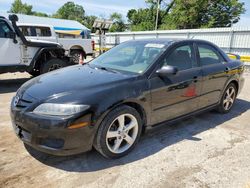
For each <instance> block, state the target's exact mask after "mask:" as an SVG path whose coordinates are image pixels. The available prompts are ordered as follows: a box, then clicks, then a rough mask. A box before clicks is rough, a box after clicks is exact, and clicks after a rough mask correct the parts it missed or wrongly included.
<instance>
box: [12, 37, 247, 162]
mask: <svg viewBox="0 0 250 188" xmlns="http://www.w3.org/2000/svg"><path fill="white" fill-rule="evenodd" d="M243 71H244V65H243V63H242V62H240V61H237V60H231V59H229V58H228V56H227V55H226V54H225V53H224V52H223V51H222V50H221V49H220V48H218V47H217V46H216V45H214V44H212V43H210V42H206V41H201V40H184V39H180V40H178V39H147V40H146V39H144V40H133V41H128V42H125V43H122V44H120V45H118V46H116V47H114V48H112V49H111V50H109V51H108V52H106V53H104V54H102V55H100V56H99V57H97V58H96V59H94V60H93V61H91V62H90V63H88V64H85V65H76V66H71V67H68V68H64V69H61V70H57V71H53V72H51V73H48V74H46V75H42V76H39V77H37V78H34V79H32V80H30V81H28V82H26V83H25V84H24V85H23V86H22V87H21V88H20V89H19V90H18V91H17V94H16V96H15V97H14V98H13V100H12V102H11V118H12V122H13V127H14V130H15V132H16V135H17V136H18V137H19V138H20V139H21V140H22V141H23V142H24V143H25V145H28V146H30V147H32V148H35V149H36V150H40V151H42V152H45V153H49V154H54V155H71V154H77V153H81V152H85V151H89V150H91V149H92V148H93V147H94V148H95V149H96V150H97V151H99V152H100V153H101V154H102V155H103V156H105V157H108V158H118V157H122V156H124V155H126V154H128V153H129V152H130V151H131V150H132V149H133V148H134V147H135V145H136V144H137V142H138V140H139V138H140V136H141V134H142V132H143V130H144V129H148V128H152V127H154V126H157V125H162V124H163V123H164V125H165V124H166V122H175V121H178V120H180V119H183V118H186V117H188V116H191V115H195V114H198V113H201V112H204V111H207V110H211V109H217V110H218V111H219V112H221V113H228V112H229V111H230V110H231V109H232V107H233V104H234V102H235V99H236V97H237V95H238V93H239V92H240V91H241V89H242V87H243V83H244V78H243V77H242V74H243ZM201 126H202V125H201Z"/></svg>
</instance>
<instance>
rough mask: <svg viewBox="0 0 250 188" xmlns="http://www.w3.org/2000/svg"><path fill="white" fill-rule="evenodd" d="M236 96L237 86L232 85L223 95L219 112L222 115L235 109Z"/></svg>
mask: <svg viewBox="0 0 250 188" xmlns="http://www.w3.org/2000/svg"><path fill="white" fill-rule="evenodd" d="M236 96H237V88H236V86H235V84H233V83H230V84H229V85H228V86H227V88H226V90H225V91H224V93H223V95H222V98H221V101H220V105H219V107H218V111H219V112H220V113H228V112H229V111H230V110H231V109H232V107H233V104H234V102H235V99H236Z"/></svg>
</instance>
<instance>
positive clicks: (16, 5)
mask: <svg viewBox="0 0 250 188" xmlns="http://www.w3.org/2000/svg"><path fill="white" fill-rule="evenodd" d="M10 12H11V13H16V14H18V13H19V14H27V15H32V14H33V12H32V5H28V4H26V3H22V1H21V0H15V1H14V2H13V3H12V4H11V8H10Z"/></svg>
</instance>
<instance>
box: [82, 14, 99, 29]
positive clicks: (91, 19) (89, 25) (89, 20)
mask: <svg viewBox="0 0 250 188" xmlns="http://www.w3.org/2000/svg"><path fill="white" fill-rule="evenodd" d="M96 19H97V17H96V16H85V18H84V25H85V26H86V27H87V28H89V29H91V32H95V31H94V29H93V28H92V26H93V24H94V22H95V20H96Z"/></svg>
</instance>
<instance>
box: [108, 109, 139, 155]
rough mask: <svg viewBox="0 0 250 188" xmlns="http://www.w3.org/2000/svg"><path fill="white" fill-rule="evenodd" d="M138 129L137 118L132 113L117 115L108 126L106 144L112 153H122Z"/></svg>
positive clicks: (134, 137) (132, 141)
mask: <svg viewBox="0 0 250 188" xmlns="http://www.w3.org/2000/svg"><path fill="white" fill-rule="evenodd" d="M138 131H139V125H138V122H137V119H136V118H135V117H134V116H133V115H132V114H122V115H119V116H118V117H117V118H116V119H115V120H114V121H113V122H112V123H111V124H110V126H109V129H108V131H107V134H106V145H107V147H108V149H109V150H110V151H111V152H112V153H116V154H119V153H123V152H125V151H127V150H128V149H129V148H130V147H131V146H132V145H133V143H134V142H135V140H136V138H137V135H138Z"/></svg>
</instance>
